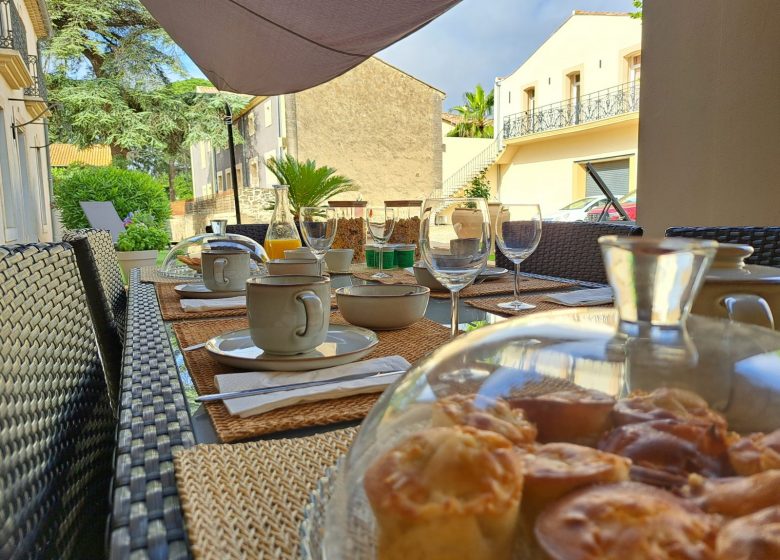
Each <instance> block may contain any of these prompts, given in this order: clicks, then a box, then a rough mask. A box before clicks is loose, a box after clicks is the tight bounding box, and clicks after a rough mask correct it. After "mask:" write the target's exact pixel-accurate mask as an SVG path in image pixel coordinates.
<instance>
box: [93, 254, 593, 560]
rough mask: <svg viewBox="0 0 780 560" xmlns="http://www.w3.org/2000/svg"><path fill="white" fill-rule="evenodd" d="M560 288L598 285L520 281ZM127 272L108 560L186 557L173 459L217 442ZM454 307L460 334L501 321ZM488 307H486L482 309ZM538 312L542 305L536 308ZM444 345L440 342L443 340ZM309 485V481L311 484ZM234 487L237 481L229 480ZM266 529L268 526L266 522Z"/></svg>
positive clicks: (143, 290)
mask: <svg viewBox="0 0 780 560" xmlns="http://www.w3.org/2000/svg"><path fill="white" fill-rule="evenodd" d="M528 276H529V277H531V278H537V279H549V280H551V281H553V282H561V283H563V284H565V286H564V287H565V288H567V289H572V288H583V287H586V288H595V287H602V285H600V284H593V283H589V282H579V281H573V280H567V279H562V278H551V277H545V276H539V275H528ZM142 280H143V278H142V274H141V269H133V271H132V272H131V274H130V279H129V283H128V309H127V325H126V335H125V340H124V350H123V366H122V380H121V396H120V403H119V411H118V426H117V434H116V448H115V455H114V473H113V478H112V487H111V497H110V499H111V513H110V520H109V524H108V531H109V535H108V551H109V557H110V558H112V559H125V558H132V559H136V558H137V559H142V558H150V559H158V558H159V559H163V558H171V559H177V558H192V557H198V556H201V555H200V554H193V547H192V543H191V542H190V538H189V537H188V531H187V527H186V526H185V520H184V515H183V510H182V502H181V499H180V490H179V486H177V476H176V472H175V470H174V456H175V455H176V454H177V453H180V452H182V451H183V450H188V449H191V448H193V447H194V446H196V445H197V446H201V445H209V444H215V445H222V446H224V445H227V444H225V443H224V442H223V443H221V444H220V441H221V440H220V437H219V435H218V433H217V431H216V430H215V427H214V424H213V422H212V418H211V417H210V416H209V414H207V412H206V410H205V409H204V407H203V406H202V405H201V404H200V403H199V402H197V401H196V398H197V396H198V393H197V390H196V385H195V383H194V382H193V377H192V375H191V372H190V371H189V370H188V367H187V364H186V362H185V357H184V355H185V353H186V351H185V349H184V348H183V347H182V346H183V345H181V344H180V342H179V339H178V337H177V334H176V324H177V323H181V322H182V321H173V320H169V321H166V320H164V319H163V314H162V313H161V307H160V301H159V299H158V292H157V291H156V289H155V283H154V282H153V281H142ZM366 282H370V280H367V279H365V278H363V279H361V278H358V277H356V276H355V275H336V274H334V275H332V276H331V283H332V287H333V288H338V287H342V286H349V285H354V284H363V283H366ZM468 302H469V300H466V299H461V301H460V303H459V313H460V329H461V330H462V331H468V330H472V329H474V328H479V327H481V326H484V325H487V324H492V323H496V322H499V321H503V320H505V319H506V317H504V316H501V315H499V314H497V313H493V312H490V311H487V310H485V309H480V308H478V307H475V306H474V305H470V304H469V303H468ZM487 307H488V308H489V306H487ZM543 309H544V307H542V310H543ZM425 317H426V318H427V319H429V320H431V321H433V322H435V323H437V324H439V325H444V326H449V322H450V301H449V299H443V298H433V297H431V298H430V301H429V304H428V307H427V310H426V313H425ZM445 342H446V341H445ZM360 421H361V420H360V419H353V420H350V421H348V422H339V423H334V424H328V425H318V426H308V427H302V428H298V429H295V430H285V431H276V432H274V433H269V434H265V435H261V436H258V437H257V438H249V439H250V440H251V439H255V440H275V439H276V440H284V441H285V445H294V443H295V441H297V440H298V438H300V440H301V441H304V440H309V439H311V436H315V435H317V434H325V433H330V432H334V433H335V431H338V430H342V431H343V430H345V428H350V427H353V426H357V425H359V423H360ZM314 482H315V481H312V485H313V484H314ZM235 484H241V481H235ZM267 523H269V524H273V523H274V520H273V519H269V520H267Z"/></svg>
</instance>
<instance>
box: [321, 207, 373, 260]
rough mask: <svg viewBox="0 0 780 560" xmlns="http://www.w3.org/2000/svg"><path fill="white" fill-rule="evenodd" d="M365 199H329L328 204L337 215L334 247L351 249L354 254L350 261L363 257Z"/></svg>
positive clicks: (364, 243)
mask: <svg viewBox="0 0 780 560" xmlns="http://www.w3.org/2000/svg"><path fill="white" fill-rule="evenodd" d="M367 205H368V201H366V200H329V201H328V206H330V207H331V208H335V209H336V214H337V215H338V218H339V221H338V227H337V229H336V238H335V239H334V240H333V248H334V249H352V250H353V251H354V256H353V257H352V262H355V263H358V262H363V260H364V259H365V245H366V223H365V215H364V214H365V208H366V206H367Z"/></svg>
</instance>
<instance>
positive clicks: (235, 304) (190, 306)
mask: <svg viewBox="0 0 780 560" xmlns="http://www.w3.org/2000/svg"><path fill="white" fill-rule="evenodd" d="M179 302H180V303H181V308H182V309H183V310H184V311H188V312H189V311H192V312H194V311H217V310H219V309H241V308H242V307H246V296H236V297H230V298H216V299H185V298H182V299H180V300H179Z"/></svg>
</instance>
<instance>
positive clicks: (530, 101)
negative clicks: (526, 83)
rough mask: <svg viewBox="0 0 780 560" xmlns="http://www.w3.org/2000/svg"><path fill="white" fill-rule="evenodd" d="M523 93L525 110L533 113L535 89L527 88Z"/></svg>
mask: <svg viewBox="0 0 780 560" xmlns="http://www.w3.org/2000/svg"><path fill="white" fill-rule="evenodd" d="M524 93H525V110H526V111H531V112H533V111H534V109H536V88H532V87H529V88H528V89H526V90H525V92H524Z"/></svg>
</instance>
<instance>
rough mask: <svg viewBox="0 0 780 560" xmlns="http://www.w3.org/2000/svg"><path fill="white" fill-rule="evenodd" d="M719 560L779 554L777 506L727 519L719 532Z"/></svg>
mask: <svg viewBox="0 0 780 560" xmlns="http://www.w3.org/2000/svg"><path fill="white" fill-rule="evenodd" d="M717 551H718V560H777V559H778V558H780V506H774V507H770V508H766V509H762V510H760V511H757V512H756V513H752V514H750V515H746V516H745V517H740V518H739V519H735V520H733V521H730V522H729V523H726V524H725V525H724V526H723V527H722V528H721V530H720V532H719V533H718V540H717Z"/></svg>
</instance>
